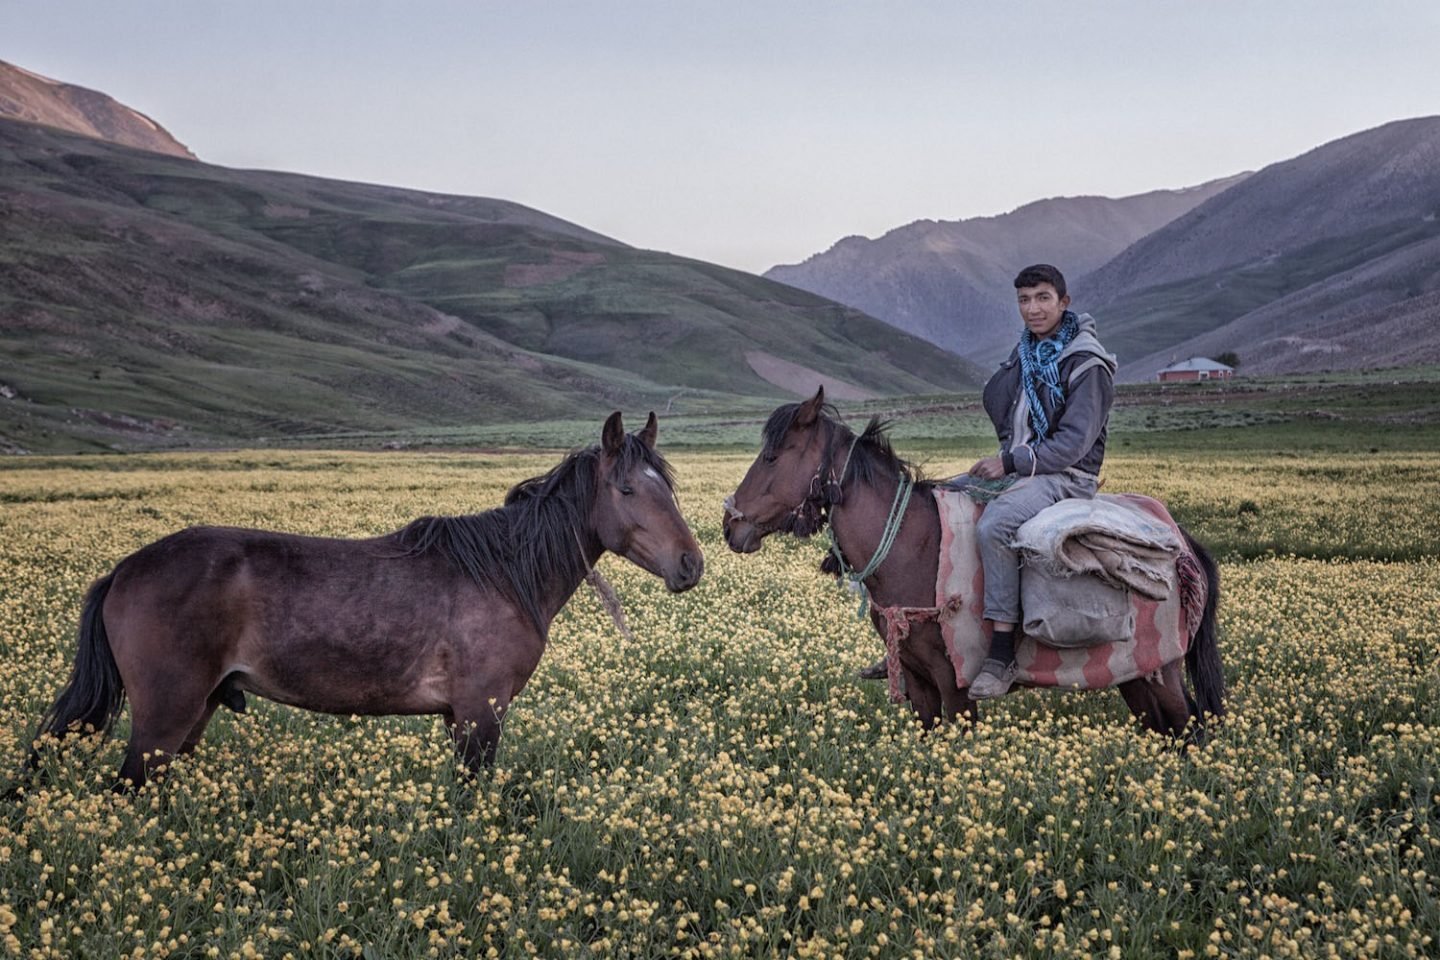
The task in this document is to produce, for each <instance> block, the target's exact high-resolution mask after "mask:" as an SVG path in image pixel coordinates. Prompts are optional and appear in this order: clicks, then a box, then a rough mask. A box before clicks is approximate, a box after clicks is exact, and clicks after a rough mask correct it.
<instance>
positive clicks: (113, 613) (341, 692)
mask: <svg viewBox="0 0 1440 960" xmlns="http://www.w3.org/2000/svg"><path fill="white" fill-rule="evenodd" d="M655 435H656V424H655V414H653V413H652V414H650V419H649V421H648V422H647V423H646V424H645V429H644V430H642V431H640V433H638V434H626V433H625V430H624V427H623V426H622V424H621V419H620V414H619V413H615V414H612V415H611V416H610V418H609V419H608V420H606V421H605V427H604V430H603V432H602V435H601V443H600V445H599V446H596V447H590V448H588V449H584V450H580V451H578V452H575V453H572V454H570V455H569V456H568V457H566V458H565V459H564V460H563V461H562V462H561V463H560V464H559V465H558V466H556V467H555V468H554V469H553V470H551V471H550V472H549V473H547V474H545V475H544V476H540V477H535V478H533V479H530V480H526V481H524V482H523V483H520V484H518V485H516V486H515V487H514V488H513V489H512V490H511V491H510V492H509V493H508V494H507V495H506V497H505V505H504V506H502V507H499V508H498V509H495V510H490V511H487V512H485V513H480V514H474V515H470V516H459V517H422V518H421V519H419V520H416V521H414V522H412V523H411V524H409V525H408V526H406V527H405V528H403V529H401V530H398V531H396V532H394V533H390V534H387V535H385V536H380V537H375V538H373V539H368V540H341V539H325V538H320V537H302V536H296V535H293V534H286V533H270V532H266V531H262V530H246V529H237V528H227V527H192V528H190V529H187V530H182V531H180V532H179V533H175V534H172V535H171V536H168V537H165V538H164V539H162V540H157V541H156V542H154V543H152V544H150V545H149V546H146V547H143V548H141V549H140V550H137V551H136V552H135V553H133V554H131V555H130V556H128V557H126V558H125V559H124V560H122V561H120V563H119V564H118V565H117V566H116V567H115V569H114V570H113V571H112V572H111V573H110V574H109V575H108V576H106V577H104V578H102V579H101V580H99V581H97V582H96V584H95V585H94V586H93V587H91V588H90V592H89V595H88V596H87V597H86V598H85V608H84V612H83V614H82V617H81V623H80V636H79V650H78V652H77V654H76V659H75V668H74V671H73V673H72V674H71V676H70V681H69V683H68V684H67V685H66V687H65V689H64V690H63V691H62V692H61V693H60V696H59V698H58V699H57V700H56V701H55V704H54V706H52V707H51V708H50V711H49V713H48V714H46V716H45V719H44V721H43V722H42V724H41V727H40V733H41V734H47V733H48V734H53V735H55V736H57V737H61V736H64V735H65V734H66V733H69V732H72V731H74V730H76V729H78V728H83V727H86V726H89V727H93V728H94V729H95V730H98V731H102V732H105V733H108V732H109V730H110V728H111V726H112V725H113V724H114V722H115V718H116V717H117V716H118V714H119V712H120V709H121V707H122V706H123V704H124V699H125V697H126V696H127V695H128V696H129V698H130V704H131V732H130V743H129V749H128V752H127V753H126V756H125V762H124V764H123V765H122V766H121V768H120V777H121V781H122V782H121V784H120V785H121V786H126V785H129V786H133V787H139V786H140V785H142V784H143V783H144V782H145V779H146V777H147V776H148V775H149V774H151V773H153V772H155V771H156V770H157V769H158V768H159V767H161V766H163V764H164V762H165V758H166V757H167V756H169V755H171V754H174V753H177V752H178V753H188V752H190V751H191V750H193V749H194V748H195V745H196V744H197V743H198V742H199V740H200V737H201V735H202V734H203V733H204V732H205V725H206V724H207V723H208V722H209V720H210V717H211V715H212V714H213V713H214V712H215V709H216V707H218V706H220V705H221V704H224V705H225V706H228V707H230V708H232V709H235V710H243V709H244V706H245V699H244V692H245V691H250V692H253V693H256V694H259V695H260V696H263V697H266V698H268V699H270V700H275V701H278V702H280V703H286V704H290V705H292V706H297V707H303V708H305V709H307V710H318V711H323V712H326V713H338V714H351V713H357V714H426V713H438V714H440V715H441V716H443V717H444V718H445V722H446V724H447V725H448V726H449V728H450V731H451V734H452V736H453V737H454V738H455V743H456V748H457V750H458V752H459V754H460V756H461V757H462V758H463V760H464V761H465V763H466V764H467V765H468V766H469V768H470V769H471V770H477V769H478V768H479V767H480V766H481V765H482V764H483V765H488V764H491V763H493V762H494V758H495V748H496V745H497V744H498V742H499V739H500V731H501V721H502V719H503V717H504V715H505V711H506V709H507V708H508V706H509V705H510V701H511V700H512V699H513V698H514V697H515V695H516V694H518V693H519V692H520V691H521V689H523V688H524V686H525V683H526V681H527V680H529V678H530V675H531V673H533V672H534V670H535V667H536V665H537V664H538V663H539V662H540V655H541V654H542V653H543V652H544V650H545V640H546V637H547V635H548V634H549V629H550V621H551V620H552V619H553V618H554V617H555V615H556V614H557V613H558V612H559V611H560V608H561V607H563V606H564V605H565V602H566V601H567V600H568V599H569V598H570V595H571V594H572V593H573V592H574V591H575V588H576V587H578V586H579V585H580V581H581V580H583V579H584V578H585V575H586V574H587V573H588V572H589V571H590V569H591V568H592V567H593V566H594V565H595V562H596V561H597V560H598V559H599V558H600V556H601V554H603V553H604V552H605V551H606V550H610V551H613V552H615V553H618V554H619V555H620V556H622V557H625V558H626V559H627V560H630V561H631V562H632V563H635V564H636V565H638V566H640V567H642V568H643V569H645V570H648V571H649V572H651V573H653V574H655V575H656V576H660V577H663V578H664V579H665V585H666V586H667V587H669V588H670V589H671V590H673V591H675V592H677V593H678V592H680V591H682V590H688V589H690V588H691V587H693V586H694V585H695V584H696V582H697V581H698V580H699V579H700V574H701V571H702V570H703V569H704V560H703V557H702V555H701V552H700V547H699V545H698V544H697V543H696V542H695V538H694V536H692V534H691V532H690V528H689V527H688V526H687V525H686V523H685V520H684V518H682V517H681V516H680V511H679V509H678V507H677V506H676V503H675V495H674V490H673V476H672V474H671V472H670V467H669V465H668V464H667V463H666V462H665V460H664V458H663V457H661V456H660V455H659V454H658V453H656V452H655ZM37 759H38V758H37V757H36V756H35V755H34V754H32V756H31V764H32V767H33V766H34V765H35V763H36V762H37Z"/></svg>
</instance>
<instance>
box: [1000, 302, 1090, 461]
mask: <svg viewBox="0 0 1440 960" xmlns="http://www.w3.org/2000/svg"><path fill="white" fill-rule="evenodd" d="M1077 319H1078V320H1079V322H1080V332H1079V333H1077V334H1076V335H1075V339H1074V340H1071V341H1070V343H1069V344H1068V345H1067V346H1066V347H1065V349H1064V350H1063V351H1062V352H1061V354H1060V360H1059V364H1060V382H1061V384H1063V385H1064V388H1065V399H1064V400H1063V401H1061V402H1059V403H1056V402H1055V401H1054V400H1053V399H1052V398H1051V397H1050V394H1049V391H1048V390H1041V391H1040V402H1041V404H1042V405H1043V406H1044V407H1045V415H1046V416H1047V417H1049V419H1050V435H1049V436H1048V437H1041V438H1036V437H1035V436H1034V434H1033V431H1032V429H1031V425H1030V405H1029V403H1027V402H1026V399H1025V390H1024V387H1023V386H1022V385H1021V382H1020V378H1021V377H1022V376H1023V375H1024V374H1023V372H1022V369H1021V366H1020V347H1019V345H1018V344H1017V345H1016V346H1015V349H1013V350H1011V351H1010V357H1009V359H1007V360H1006V361H1005V362H1004V363H1002V364H1001V365H1000V369H999V370H996V371H995V374H994V376H992V377H991V378H990V380H989V382H988V383H986V384H985V393H984V403H985V412H986V413H987V414H989V415H990V420H991V421H992V422H993V423H994V424H995V433H996V435H997V436H999V438H1000V459H1001V461H1002V462H1003V464H1004V466H1005V472H1006V473H1018V474H1019V475H1020V476H1022V477H1028V476H1031V475H1033V474H1037V473H1062V472H1064V471H1066V470H1069V469H1072V468H1073V469H1076V470H1080V471H1083V472H1084V473H1088V474H1098V473H1099V472H1100V464H1101V463H1103V462H1104V460H1105V434H1106V431H1107V428H1108V426H1109V422H1110V404H1111V401H1113V400H1114V399H1115V367H1116V361H1115V356H1114V354H1111V353H1107V352H1106V350H1105V348H1104V347H1103V346H1101V345H1100V341H1099V339H1098V338H1097V337H1096V336H1095V318H1094V317H1092V316H1090V314H1088V313H1082V314H1080V315H1079V316H1078V318H1077Z"/></svg>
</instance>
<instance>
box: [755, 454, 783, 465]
mask: <svg viewBox="0 0 1440 960" xmlns="http://www.w3.org/2000/svg"><path fill="white" fill-rule="evenodd" d="M760 459H761V460H764V461H765V462H766V463H774V462H775V461H776V460H779V459H780V458H779V456H777V455H776V454H773V453H767V454H765V455H764V456H763V457H761V458H760Z"/></svg>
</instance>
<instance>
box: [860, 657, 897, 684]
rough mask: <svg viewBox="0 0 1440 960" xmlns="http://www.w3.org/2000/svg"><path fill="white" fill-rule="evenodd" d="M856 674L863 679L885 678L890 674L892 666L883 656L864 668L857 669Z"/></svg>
mask: <svg viewBox="0 0 1440 960" xmlns="http://www.w3.org/2000/svg"><path fill="white" fill-rule="evenodd" d="M855 676H857V677H859V678H860V679H861V680H884V679H885V678H886V677H888V676H890V668H889V666H888V665H887V664H886V663H885V658H884V657H881V658H880V659H879V660H876V661H875V662H874V663H872V664H870V666H868V667H865V668H864V669H863V670H856V671H855Z"/></svg>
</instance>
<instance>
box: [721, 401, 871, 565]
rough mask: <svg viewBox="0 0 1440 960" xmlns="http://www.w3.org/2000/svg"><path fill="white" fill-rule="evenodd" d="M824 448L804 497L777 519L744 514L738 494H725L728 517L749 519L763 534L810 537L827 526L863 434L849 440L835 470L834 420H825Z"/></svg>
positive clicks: (842, 492) (841, 498)
mask: <svg viewBox="0 0 1440 960" xmlns="http://www.w3.org/2000/svg"><path fill="white" fill-rule="evenodd" d="M825 424H826V434H827V435H826V438H825V452H824V455H822V456H821V458H820V464H819V466H817V467H816V468H815V475H814V476H812V477H811V478H810V484H809V486H808V488H807V492H806V494H805V499H803V500H801V501H800V502H799V503H798V504H796V505H795V508H794V509H793V510H791V511H789V512H788V513H784V514H781V515H780V518H779V519H778V520H775V521H772V522H770V523H761V522H759V521H756V520H752V519H750V518H749V517H747V516H745V512H744V511H743V510H741V509H740V508H739V507H737V506H736V505H735V494H733V493H732V494H730V495H729V496H728V497H726V498H725V504H724V506H725V519H726V520H730V521H735V520H747V521H749V523H750V524H751V525H753V526H754V527H755V529H756V530H757V531H758V532H759V534H760V535H761V536H762V537H763V536H766V535H768V534H771V533H793V534H795V535H796V536H800V537H808V536H812V535H813V534H816V533H819V532H820V531H821V530H823V529H825V525H826V524H827V523H828V522H829V520H830V509H831V508H832V507H834V506H836V505H837V504H841V503H844V502H845V493H844V489H843V487H844V483H845V475H846V474H847V473H849V471H850V460H851V458H852V457H853V456H854V455H855V446H856V445H857V444H858V443H859V442H860V434H859V433H856V434H855V437H854V439H853V440H851V441H850V449H849V450H848V451H847V452H846V454H845V462H844V463H843V464H842V465H841V467H840V472H839V473H838V474H837V473H836V472H835V435H836V429H835V424H833V423H831V422H830V421H828V420H826V421H825Z"/></svg>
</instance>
